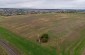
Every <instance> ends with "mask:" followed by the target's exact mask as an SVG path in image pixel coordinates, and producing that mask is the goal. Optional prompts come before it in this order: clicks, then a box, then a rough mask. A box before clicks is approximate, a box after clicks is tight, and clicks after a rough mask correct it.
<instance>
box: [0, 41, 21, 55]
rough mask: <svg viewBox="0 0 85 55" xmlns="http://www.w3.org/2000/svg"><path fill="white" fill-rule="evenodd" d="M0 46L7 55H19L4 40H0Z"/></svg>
mask: <svg viewBox="0 0 85 55" xmlns="http://www.w3.org/2000/svg"><path fill="white" fill-rule="evenodd" d="M0 45H1V46H2V47H3V48H4V49H6V51H7V53H8V55H20V54H18V53H17V52H16V51H15V50H14V49H13V48H12V47H11V46H10V45H9V44H8V43H7V42H5V41H4V40H0Z"/></svg>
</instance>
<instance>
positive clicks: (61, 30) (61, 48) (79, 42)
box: [0, 13, 85, 55]
mask: <svg viewBox="0 0 85 55" xmlns="http://www.w3.org/2000/svg"><path fill="white" fill-rule="evenodd" d="M1 20H2V21H0V26H1V27H4V28H6V29H8V30H10V31H12V32H14V33H16V34H17V35H20V36H22V37H24V38H26V39H27V40H30V41H32V42H35V43H37V44H39V43H38V42H37V41H36V40H37V38H38V37H39V36H41V35H42V34H43V33H47V34H48V35H49V37H50V40H49V42H48V43H44V44H43V43H42V44H41V46H43V47H48V48H56V52H57V54H58V55H80V54H81V52H82V51H83V49H84V47H85V45H84V43H85V35H84V33H85V14H81V13H56V14H33V15H20V16H8V17H3V18H1Z"/></svg>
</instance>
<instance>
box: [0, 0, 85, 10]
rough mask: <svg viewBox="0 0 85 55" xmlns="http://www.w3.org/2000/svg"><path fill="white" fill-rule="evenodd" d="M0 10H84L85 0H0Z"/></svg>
mask: <svg viewBox="0 0 85 55" xmlns="http://www.w3.org/2000/svg"><path fill="white" fill-rule="evenodd" d="M0 8H39V9H85V0H0Z"/></svg>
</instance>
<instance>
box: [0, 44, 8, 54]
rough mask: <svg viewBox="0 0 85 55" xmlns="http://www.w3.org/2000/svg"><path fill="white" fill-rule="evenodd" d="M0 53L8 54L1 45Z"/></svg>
mask: <svg viewBox="0 0 85 55" xmlns="http://www.w3.org/2000/svg"><path fill="white" fill-rule="evenodd" d="M0 55H8V54H7V52H6V50H5V49H4V48H3V47H2V46H0Z"/></svg>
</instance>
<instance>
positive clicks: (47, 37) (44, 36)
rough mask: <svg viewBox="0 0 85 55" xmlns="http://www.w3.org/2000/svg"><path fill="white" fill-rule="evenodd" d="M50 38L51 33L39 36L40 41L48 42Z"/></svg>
mask: <svg viewBox="0 0 85 55" xmlns="http://www.w3.org/2000/svg"><path fill="white" fill-rule="evenodd" d="M48 40H49V35H48V34H43V35H41V36H40V37H39V39H38V42H40V43H47V42H48Z"/></svg>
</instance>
